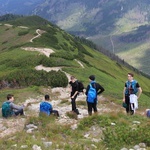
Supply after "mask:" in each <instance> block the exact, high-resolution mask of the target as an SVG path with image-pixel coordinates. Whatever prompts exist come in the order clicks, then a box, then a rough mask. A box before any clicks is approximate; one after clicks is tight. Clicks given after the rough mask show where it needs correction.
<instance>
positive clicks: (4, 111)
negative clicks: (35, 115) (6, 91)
mask: <svg viewBox="0 0 150 150" xmlns="http://www.w3.org/2000/svg"><path fill="white" fill-rule="evenodd" d="M2 116H3V117H4V118H7V117H10V116H12V111H11V108H10V102H4V103H3V105H2Z"/></svg>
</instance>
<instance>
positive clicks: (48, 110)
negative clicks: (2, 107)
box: [40, 95, 59, 117]
mask: <svg viewBox="0 0 150 150" xmlns="http://www.w3.org/2000/svg"><path fill="white" fill-rule="evenodd" d="M49 100H50V97H49V95H45V101H43V102H41V103H40V114H41V113H44V114H46V115H48V116H50V115H51V114H54V115H55V116H57V117H59V112H58V111H57V110H53V107H52V105H51V104H50V103H49V102H48V101H49Z"/></svg>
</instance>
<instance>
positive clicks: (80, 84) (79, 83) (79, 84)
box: [76, 80, 84, 92]
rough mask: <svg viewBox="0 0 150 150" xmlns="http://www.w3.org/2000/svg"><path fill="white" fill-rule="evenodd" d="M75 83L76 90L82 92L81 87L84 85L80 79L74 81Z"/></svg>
mask: <svg viewBox="0 0 150 150" xmlns="http://www.w3.org/2000/svg"><path fill="white" fill-rule="evenodd" d="M76 82H77V84H78V92H83V89H84V85H83V83H82V82H81V81H78V80H77V81H76Z"/></svg>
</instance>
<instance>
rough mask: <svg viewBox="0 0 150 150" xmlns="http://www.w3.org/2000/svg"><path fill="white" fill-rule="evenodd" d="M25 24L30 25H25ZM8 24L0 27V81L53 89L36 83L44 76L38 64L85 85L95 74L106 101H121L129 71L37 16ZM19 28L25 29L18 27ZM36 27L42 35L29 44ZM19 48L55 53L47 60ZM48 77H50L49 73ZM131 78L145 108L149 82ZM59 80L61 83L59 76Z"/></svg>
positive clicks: (64, 82)
mask: <svg viewBox="0 0 150 150" xmlns="http://www.w3.org/2000/svg"><path fill="white" fill-rule="evenodd" d="M30 20H32V21H30ZM28 22H30V23H29V24H28ZM8 23H9V24H11V25H13V26H8V25H6V22H5V23H4V22H2V23H1V28H0V33H1V35H3V36H1V37H0V41H1V49H0V53H1V55H0V68H1V70H2V71H1V72H0V79H1V81H2V80H6V81H9V82H10V83H12V86H13V83H14V84H15V82H17V83H18V84H17V85H18V86H19V85H20V86H30V85H37V86H39V85H51V86H54V87H55V86H56V85H55V84H54V83H50V81H49V80H48V81H49V82H48V83H46V81H44V80H42V79H41V82H37V81H38V77H42V76H43V77H45V76H46V75H47V74H48V73H46V72H44V71H43V72H42V71H36V70H35V69H34V67H36V66H37V65H40V64H42V65H43V66H46V67H56V66H63V68H62V70H64V71H65V72H67V73H69V74H72V75H75V76H76V77H77V78H78V79H80V80H82V81H83V82H84V84H85V85H87V84H88V76H89V75H90V74H95V75H96V78H97V81H98V82H100V83H101V84H102V85H103V86H104V87H105V89H106V91H105V95H106V96H107V97H110V99H114V100H121V98H122V89H123V86H124V82H125V81H126V79H127V73H128V72H131V70H129V69H127V68H125V67H124V66H121V65H119V64H118V63H116V62H115V61H112V60H110V59H109V58H108V57H106V56H104V55H103V54H101V53H99V52H98V51H95V50H92V49H91V48H89V47H87V46H86V45H84V44H81V43H79V42H78V41H77V40H75V38H74V37H73V36H71V35H69V34H67V33H66V32H64V31H63V30H61V29H59V28H58V27H56V26H54V25H52V24H51V23H49V22H47V21H46V20H43V19H42V18H40V17H37V16H32V17H24V18H19V19H17V20H14V21H9V22H7V24H8ZM36 25H38V26H36ZM20 26H25V27H28V28H20ZM37 28H38V29H41V30H42V31H44V32H43V33H42V36H40V37H39V38H36V39H34V40H33V42H29V41H30V39H31V38H32V37H34V36H35V35H36V29H37ZM20 33H23V34H20ZM21 47H45V48H51V49H53V50H54V51H55V53H53V54H52V55H51V56H50V58H48V57H46V56H44V55H39V54H38V52H29V51H25V50H23V49H21ZM74 59H77V60H79V61H81V62H82V63H83V65H84V67H85V68H81V67H80V65H79V64H78V63H77V62H75V61H74ZM52 72H54V71H52ZM22 74H24V77H21V76H22ZM37 74H38V75H37ZM54 74H55V72H54ZM56 74H57V73H56ZM48 75H49V76H53V75H51V74H50V73H49V74H48ZM62 75H64V73H62V72H60V76H62ZM33 76H34V77H33ZM58 76H59V75H58ZM64 76H65V75H64ZM14 78H15V82H14ZM51 78H52V77H51ZM135 78H136V80H138V81H139V83H140V85H141V87H142V89H143V93H144V94H143V95H142V98H141V99H142V100H141V103H143V105H144V106H147V105H148V106H149V104H148V99H149V89H150V84H149V79H147V78H145V77H143V76H141V75H139V74H136V73H135ZM59 79H60V80H61V79H62V77H61V78H59ZM66 81H67V79H66V78H65V80H64V81H63V82H60V83H61V84H62V85H61V84H58V86H66V85H67V82H66ZM146 83H147V84H146ZM146 94H147V95H146Z"/></svg>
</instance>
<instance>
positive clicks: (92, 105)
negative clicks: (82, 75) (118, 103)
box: [85, 75, 105, 115]
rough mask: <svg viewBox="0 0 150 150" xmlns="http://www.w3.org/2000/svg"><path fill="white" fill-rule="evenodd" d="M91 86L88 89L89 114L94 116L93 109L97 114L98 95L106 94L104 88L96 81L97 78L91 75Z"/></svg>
mask: <svg viewBox="0 0 150 150" xmlns="http://www.w3.org/2000/svg"><path fill="white" fill-rule="evenodd" d="M89 81H90V84H89V85H88V86H87V88H86V93H85V94H86V95H87V98H86V101H87V106H88V114H89V115H92V109H93V110H94V113H97V95H99V94H101V93H102V92H104V90H105V89H104V88H103V87H102V86H101V85H100V84H99V83H96V81H95V76H94V75H91V76H89Z"/></svg>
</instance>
